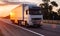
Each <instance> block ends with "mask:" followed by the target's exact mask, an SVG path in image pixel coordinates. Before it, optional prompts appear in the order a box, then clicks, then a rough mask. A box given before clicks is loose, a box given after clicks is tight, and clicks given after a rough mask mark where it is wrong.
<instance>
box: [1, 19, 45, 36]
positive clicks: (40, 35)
mask: <svg viewBox="0 0 60 36" xmlns="http://www.w3.org/2000/svg"><path fill="white" fill-rule="evenodd" d="M2 21H3V20H2ZM3 22H5V21H3ZM5 23H8V22H5ZM8 24H9V25H12V26H16V27H19V28H21V29H23V30H26V31H29V32H31V33H34V34H36V35H39V36H44V35H42V34H40V33H37V32H35V31H32V30H29V29H26V28H23V27H21V26H18V25H14V24H11V23H8Z"/></svg>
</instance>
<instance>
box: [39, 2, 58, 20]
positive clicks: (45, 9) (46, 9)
mask: <svg viewBox="0 0 60 36" xmlns="http://www.w3.org/2000/svg"><path fill="white" fill-rule="evenodd" d="M43 2H44V1H43ZM50 3H51V5H49V2H44V3H41V4H40V8H41V12H42V14H43V19H47V20H53V19H54V20H56V19H58V18H57V17H58V15H57V13H56V12H54V11H52V9H53V7H54V6H55V7H58V4H57V3H56V2H55V1H52V2H50Z"/></svg>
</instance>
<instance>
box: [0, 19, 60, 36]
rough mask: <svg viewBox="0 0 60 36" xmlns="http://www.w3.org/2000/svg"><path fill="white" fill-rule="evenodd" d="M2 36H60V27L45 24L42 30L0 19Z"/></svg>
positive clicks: (0, 35) (0, 34)
mask: <svg viewBox="0 0 60 36" xmlns="http://www.w3.org/2000/svg"><path fill="white" fill-rule="evenodd" d="M0 30H1V32H0V36H60V25H56V27H55V28H54V27H52V25H50V24H45V25H43V26H42V28H32V27H31V28H26V27H21V26H18V25H15V24H12V23H11V22H9V21H7V20H4V19H0Z"/></svg>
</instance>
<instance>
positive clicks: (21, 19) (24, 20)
mask: <svg viewBox="0 0 60 36" xmlns="http://www.w3.org/2000/svg"><path fill="white" fill-rule="evenodd" d="M10 19H11V20H12V21H14V23H17V24H18V25H24V26H41V21H42V20H43V15H42V12H41V10H40V7H38V6H35V5H28V4H20V5H19V6H18V7H16V8H14V9H13V10H12V11H11V13H10Z"/></svg>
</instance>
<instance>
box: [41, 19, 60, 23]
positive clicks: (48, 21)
mask: <svg viewBox="0 0 60 36" xmlns="http://www.w3.org/2000/svg"><path fill="white" fill-rule="evenodd" d="M42 22H43V23H49V24H60V20H42Z"/></svg>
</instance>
